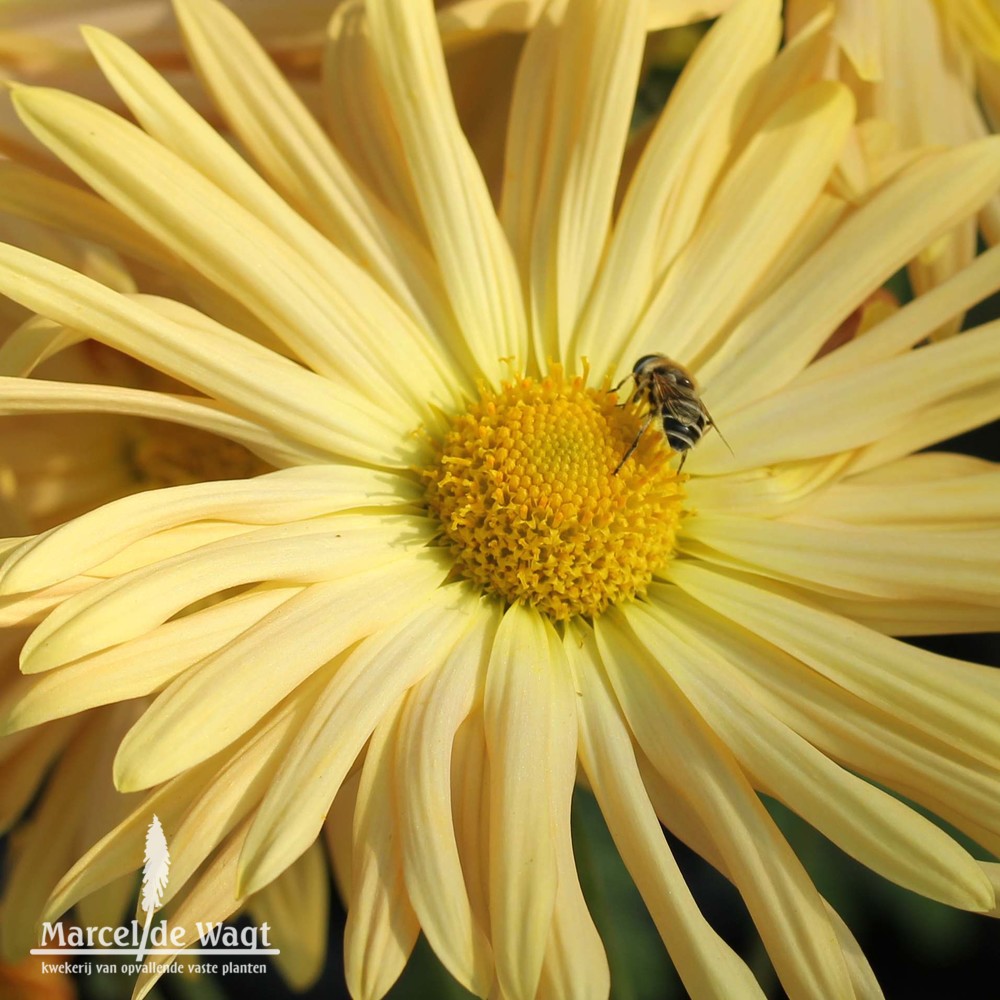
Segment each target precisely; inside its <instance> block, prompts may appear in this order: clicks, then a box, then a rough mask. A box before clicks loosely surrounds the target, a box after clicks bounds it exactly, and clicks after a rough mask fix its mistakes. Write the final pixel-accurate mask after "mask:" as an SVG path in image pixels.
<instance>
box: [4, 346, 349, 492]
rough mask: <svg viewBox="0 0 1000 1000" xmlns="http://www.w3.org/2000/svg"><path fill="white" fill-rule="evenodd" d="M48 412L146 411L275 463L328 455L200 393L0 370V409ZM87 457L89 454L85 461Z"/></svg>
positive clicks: (20, 412) (131, 414)
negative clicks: (25, 375) (9, 374)
mask: <svg viewBox="0 0 1000 1000" xmlns="http://www.w3.org/2000/svg"><path fill="white" fill-rule="evenodd" d="M8 343H9V341H8ZM54 413H67V414H68V413H86V414H94V413H99V414H116V415H119V416H129V417H148V418H149V419H151V420H166V421H169V422H170V423H177V424H182V425H184V426H187V427H197V428H200V429H201V430H206V431H210V432H211V433H213V434H218V435H219V436H221V437H225V438H228V439H229V440H230V441H236V442H237V443H239V444H242V445H243V446H244V447H245V448H247V450H248V451H252V452H253V453H254V454H255V455H258V456H259V457H260V458H262V459H263V460H264V461H266V462H268V463H270V464H271V465H275V466H278V467H279V468H280V467H282V466H288V465H307V464H309V463H312V462H322V461H328V460H329V457H330V454H329V452H328V451H322V450H320V449H318V448H309V447H308V446H306V445H302V444H300V443H299V442H297V441H295V440H293V439H291V438H289V437H288V436H287V435H286V434H278V433H275V432H274V431H271V430H268V429H267V428H266V427H264V426H262V425H261V424H258V423H255V422H254V421H252V420H245V419H244V418H243V417H239V416H236V415H235V414H233V413H230V412H227V410H226V409H224V408H223V407H222V406H220V405H219V404H218V403H216V402H214V401H212V400H206V399H204V397H200V396H199V397H196V396H174V395H171V394H169V393H164V392H150V391H148V390H144V389H126V388H121V387H119V386H103V385H102V386H95V385H79V384H73V383H68V382H48V381H45V380H43V379H27V378H21V377H18V378H9V377H7V376H0V414H2V415H3V416H18V415H25V414H54ZM93 458H94V456H93V454H91V461H93ZM105 495H106V494H105Z"/></svg>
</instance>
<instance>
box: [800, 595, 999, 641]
mask: <svg viewBox="0 0 1000 1000" xmlns="http://www.w3.org/2000/svg"><path fill="white" fill-rule="evenodd" d="M819 601H820V603H821V604H822V605H823V607H825V608H828V609H829V610H830V611H832V612H833V613H834V614H836V615H842V616H843V617H845V618H850V619H852V620H853V621H856V622H858V623H859V624H860V625H864V626H866V627H867V628H871V629H874V630H875V631H876V632H882V633H883V634H885V635H893V636H900V637H903V636H918V635H955V634H956V633H957V632H970V633H972V632H995V631H996V630H997V611H996V608H991V607H988V606H984V605H982V604H971V603H965V604H963V603H959V602H954V601H949V602H948V603H947V604H945V603H943V602H941V601H912V600H906V601H875V600H872V599H871V598H861V599H856V600H851V599H848V598H841V597H833V596H831V595H822V596H821V597H820V598H819Z"/></svg>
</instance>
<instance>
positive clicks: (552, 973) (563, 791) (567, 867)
mask: <svg viewBox="0 0 1000 1000" xmlns="http://www.w3.org/2000/svg"><path fill="white" fill-rule="evenodd" d="M550 639H551V635H550ZM559 648H560V649H561V650H562V651H563V656H562V657H559V658H557V659H556V662H554V663H553V664H552V665H551V666H550V668H549V669H558V670H563V671H565V674H566V681H567V682H566V684H565V687H566V688H568V689H569V690H568V691H564V692H563V697H564V698H565V697H566V694H568V695H569V699H570V704H569V706H568V708H569V709H571V710H574V711H573V714H574V715H578V714H579V711H578V708H577V706H579V704H580V698H581V694H582V693H581V692H580V690H579V689H578V688H577V686H576V684H575V683H574V681H573V679H572V678H573V675H572V672H571V670H570V666H569V662H568V657H566V655H565V650H566V644H565V642H563V643H560V646H559ZM574 722H575V723H576V724H574V725H572V726H568V725H564V726H561V727H559V728H558V729H556V730H554V732H553V740H554V741H555V742H556V744H557V747H558V749H557V751H556V752H555V753H550V755H549V757H548V758H547V761H548V763H547V766H548V767H550V768H552V769H553V772H554V773H553V774H552V779H553V780H552V795H551V798H550V800H549V801H550V808H551V812H552V842H553V845H554V847H555V853H556V880H557V883H556V901H555V908H554V909H553V911H552V928H551V930H550V932H549V942H548V946H547V948H546V950H545V960H544V962H543V963H542V976H541V981H540V983H539V989H538V992H539V997H540V998H551V1000H560V998H562V997H574V998H579V1000H605V998H606V997H607V996H608V995H609V993H610V991H611V969H610V967H609V966H608V958H607V955H606V954H605V952H604V944H603V942H602V941H601V935H600V933H599V932H598V930H597V927H596V926H595V924H594V921H593V918H592V917H591V915H590V911H589V910H588V908H587V902H586V900H585V899H584V897H583V889H582V888H581V886H580V879H579V876H578V875H577V870H576V859H575V857H574V853H573V837H572V830H571V825H570V817H571V813H572V807H573V789H574V786H575V784H576V772H577V744H578V729H579V725H578V721H577V720H576V719H574ZM560 770H561V773H560Z"/></svg>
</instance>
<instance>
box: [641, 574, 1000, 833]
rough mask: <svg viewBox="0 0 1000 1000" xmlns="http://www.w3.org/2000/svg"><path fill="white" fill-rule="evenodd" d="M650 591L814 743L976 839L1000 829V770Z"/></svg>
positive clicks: (684, 601)
mask: <svg viewBox="0 0 1000 1000" xmlns="http://www.w3.org/2000/svg"><path fill="white" fill-rule="evenodd" d="M651 594H652V595H653V596H654V598H655V600H656V602H657V604H658V605H660V606H662V607H664V608H666V609H669V611H670V612H671V620H672V621H673V623H674V627H676V623H678V622H681V621H683V627H684V629H685V630H688V631H690V632H691V633H692V634H694V635H696V636H697V638H698V640H699V641H700V642H701V643H703V644H705V645H707V646H708V647H709V648H711V649H712V650H714V651H715V652H717V653H718V654H719V655H721V656H722V657H724V658H725V659H726V660H728V661H729V662H732V663H738V664H739V668H740V672H741V674H742V676H743V681H744V683H745V684H752V685H753V691H754V697H755V698H756V699H757V700H758V701H760V702H762V703H763V704H764V705H765V706H766V708H767V710H768V711H769V712H771V713H773V714H774V716H776V717H777V718H779V719H781V720H782V721H783V722H784V723H785V724H786V725H788V726H790V727H792V728H794V729H795V730H796V731H797V732H799V733H801V735H802V736H803V737H805V738H806V739H807V740H808V741H809V742H810V743H811V744H813V745H814V746H815V747H817V748H818V749H819V750H821V751H823V752H824V753H825V754H827V756H829V757H831V758H833V759H834V760H838V761H841V762H842V763H843V764H844V766H846V767H849V768H850V769H851V770H852V771H855V772H856V773H859V774H862V775H864V776H866V777H868V778H871V779H873V780H874V781H877V782H879V783H880V784H882V785H887V786H889V787H890V788H892V789H894V790H897V791H899V792H901V793H902V794H904V795H906V796H907V797H909V798H910V799H912V800H914V801H916V802H919V803H921V804H922V805H924V806H925V807H927V808H929V809H931V810H932V811H933V812H935V813H938V814H939V815H941V816H945V817H946V818H947V819H948V820H949V821H950V822H951V823H953V824H954V825H955V826H957V827H958V828H959V829H962V830H965V831H966V832H968V833H970V835H973V836H975V831H974V830H973V824H975V825H976V826H982V827H983V828H985V827H986V826H988V827H990V828H992V829H996V828H997V825H998V824H1000V796H998V794H997V789H998V785H1000V768H998V767H997V766H996V765H995V764H993V765H990V764H985V763H982V762H981V761H978V760H976V759H975V758H974V757H972V756H970V755H969V754H968V753H967V752H966V751H965V750H963V749H961V748H959V747H957V746H955V745H954V742H953V741H946V740H942V739H941V738H939V737H936V736H934V735H932V734H931V733H929V732H928V731H927V730H926V729H924V728H922V727H919V726H915V725H913V724H911V723H910V722H908V721H904V720H903V719H901V718H900V717H899V716H898V715H897V714H895V713H894V712H891V711H888V710H886V709H884V708H881V707H879V706H876V705H873V704H872V703H871V702H869V701H867V700H866V699H865V698H864V697H863V696H860V697H859V696H858V695H855V694H852V693H851V692H850V691H848V690H847V689H846V688H844V687H842V686H841V685H840V684H838V683H836V682H835V681H833V680H829V679H827V678H826V677H822V676H820V675H819V674H816V673H813V674H810V675H808V681H809V683H808V684H805V683H803V671H804V670H805V669H806V667H805V665H804V664H803V663H802V661H800V660H798V659H796V658H795V657H793V656H791V655H789V654H788V653H786V652H784V651H782V650H781V649H780V648H778V647H777V646H775V645H772V644H771V643H769V642H767V641H765V640H764V639H761V638H760V637H759V636H757V635H755V634H754V633H753V632H751V631H749V630H747V629H744V628H742V627H740V626H738V625H736V624H734V623H733V622H732V621H729V620H727V619H726V618H725V617H724V616H723V615H720V614H717V613H716V612H714V611H712V610H710V609H709V608H708V607H706V606H705V605H703V604H700V603H698V602H696V601H694V600H693V599H692V598H690V597H689V596H688V595H686V594H684V593H682V592H680V591H679V590H678V589H677V588H676V587H662V586H658V587H655V588H652V590H651Z"/></svg>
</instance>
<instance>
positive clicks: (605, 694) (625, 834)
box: [564, 627, 764, 1000]
mask: <svg viewBox="0 0 1000 1000" xmlns="http://www.w3.org/2000/svg"><path fill="white" fill-rule="evenodd" d="M564 648H565V650H566V654H567V657H568V659H569V661H570V664H571V665H572V667H573V673H574V676H575V677H576V683H577V687H578V688H579V690H580V693H581V700H580V711H579V717H580V759H581V762H582V764H583V768H584V771H585V772H586V775H587V779H588V781H589V782H590V786H591V788H592V789H593V791H594V795H595V796H596V797H597V801H598V802H599V803H600V806H601V812H602V813H603V814H604V817H605V819H606V821H607V823H608V828H609V829H610V831H611V834H612V836H613V837H614V841H615V844H616V846H617V847H618V850H619V851H620V852H621V855H622V860H623V861H624V862H625V864H626V866H627V867H628V869H629V871H630V872H631V873H632V877H633V878H634V879H635V883H636V885H637V886H638V888H639V891H640V892H641V893H642V897H643V899H644V900H645V902H646V906H647V907H648V908H649V912H650V914H651V915H652V917H653V920H654V921H655V922H656V926H657V929H658V930H659V932H660V936H661V937H662V938H663V941H664V943H665V944H666V946H667V949H668V950H669V952H670V956H671V958H672V960H673V962H674V964H675V965H676V967H677V971H678V973H679V974H680V977H681V980H682V982H683V983H684V986H685V987H686V989H687V991H688V993H689V994H691V995H692V996H697V997H705V998H717V1000H729V998H731V997H737V996H738V997H747V998H751V997H763V995H764V994H763V991H762V990H761V988H760V986H759V985H758V984H757V982H756V980H755V979H754V978H753V975H752V974H751V972H750V970H749V969H748V968H747V967H746V965H745V964H744V963H743V961H742V960H741V959H740V957H739V956H738V955H737V954H736V953H735V952H734V951H733V950H732V949H731V948H730V947H729V946H728V945H727V944H726V943H725V942H724V941H723V940H722V938H720V937H719V936H718V934H716V932H715V931H714V930H713V929H712V927H711V926H710V925H709V923H708V922H707V921H706V920H705V918H704V917H703V916H702V914H701V911H700V910H699V909H698V906H697V904H696V903H695V901H694V898H693V897H692V895H691V891H690V889H689V888H688V886H687V884H686V883H685V881H684V878H683V876H682V875H681V872H680V869H679V868H678V867H677V862H676V861H675V860H674V857H673V854H672V853H671V851H670V847H669V845H668V844H667V841H666V839H665V838H664V836H663V831H662V830H661V829H660V824H659V821H658V820H657V817H656V815H655V813H654V812H653V807H652V805H651V804H650V802H649V798H648V796H647V794H646V790H645V787H644V786H643V781H642V777H641V775H640V774H639V769H638V767H637V766H636V761H635V754H634V752H633V750H632V740H631V735H630V733H629V731H628V728H627V727H626V725H625V722H624V720H623V719H622V718H621V714H620V711H619V709H618V707H617V705H616V704H615V701H614V695H613V693H612V691H611V689H610V686H609V684H608V681H607V678H606V676H605V675H604V671H603V669H602V667H601V661H600V655H599V653H598V652H597V649H596V647H595V645H594V639H593V635H592V633H590V632H589V630H584V629H583V628H581V627H577V628H575V629H573V630H569V629H567V632H566V641H565V643H564Z"/></svg>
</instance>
